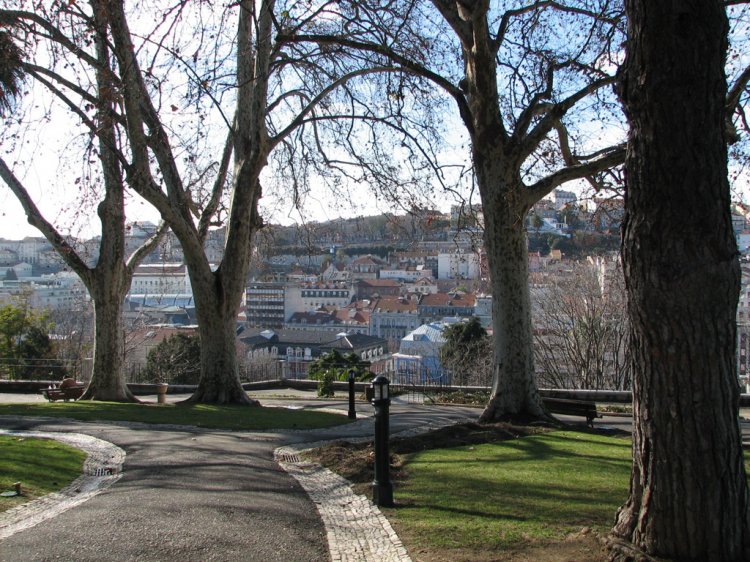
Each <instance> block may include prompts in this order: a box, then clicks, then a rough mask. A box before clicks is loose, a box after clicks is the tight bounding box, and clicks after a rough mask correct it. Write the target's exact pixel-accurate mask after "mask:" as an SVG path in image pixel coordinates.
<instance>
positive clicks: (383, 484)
mask: <svg viewBox="0 0 750 562" xmlns="http://www.w3.org/2000/svg"><path fill="white" fill-rule="evenodd" d="M388 385H389V381H388V379H387V378H385V377H384V376H383V375H378V376H377V377H375V378H374V379H373V381H372V390H373V398H372V405H373V406H375V480H374V481H373V483H372V502H373V503H374V504H375V505H379V506H384V507H393V482H391V474H390V468H391V467H390V454H389V452H388V410H389V408H390V404H391V397H390V393H389V389H388Z"/></svg>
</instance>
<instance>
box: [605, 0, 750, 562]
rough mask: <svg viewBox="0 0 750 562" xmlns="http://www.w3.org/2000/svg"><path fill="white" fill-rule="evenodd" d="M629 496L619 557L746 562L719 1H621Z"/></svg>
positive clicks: (621, 518)
mask: <svg viewBox="0 0 750 562" xmlns="http://www.w3.org/2000/svg"><path fill="white" fill-rule="evenodd" d="M626 6H627V10H628V19H629V39H628V53H627V61H626V65H625V67H624V72H623V74H622V81H621V95H622V98H623V101H624V104H625V109H626V113H627V116H628V119H629V121H630V126H631V129H630V145H629V149H628V157H627V161H626V169H627V197H626V205H625V209H626V219H625V227H624V234H623V245H622V249H623V263H624V267H625V278H626V284H627V293H628V313H629V317H630V324H631V361H632V367H633V369H632V372H633V376H634V381H633V383H634V385H633V402H634V408H633V409H634V429H633V470H632V475H631V486H630V497H629V499H628V501H627V503H626V504H625V505H624V506H623V507H622V508H620V510H619V512H618V515H617V520H616V524H615V527H614V529H613V532H612V537H613V541H612V557H611V559H612V560H634V559H636V560H637V559H648V557H653V556H658V557H665V558H669V559H676V560H695V561H698V560H713V561H730V560H747V559H749V558H750V550H748V540H747V539H748V491H747V484H746V480H745V470H744V465H743V459H742V446H741V445H742V443H741V435H740V430H739V423H738V413H739V412H738V407H739V402H738V398H739V385H738V382H737V376H736V373H735V366H734V361H733V358H734V347H735V341H736V326H735V311H736V306H737V299H738V293H739V264H738V261H737V249H736V244H735V241H734V236H733V233H732V225H731V216H730V211H729V205H730V192H729V185H728V181H727V152H726V142H725V140H726V139H725V138H724V104H725V97H726V89H727V87H726V80H725V77H724V72H723V68H724V57H725V52H726V45H727V39H726V34H727V28H728V26H727V20H726V15H725V14H724V9H723V8H722V6H721V5H720V3H719V2H699V1H688V0H683V1H682V2H652V1H648V0H629V1H628V2H626Z"/></svg>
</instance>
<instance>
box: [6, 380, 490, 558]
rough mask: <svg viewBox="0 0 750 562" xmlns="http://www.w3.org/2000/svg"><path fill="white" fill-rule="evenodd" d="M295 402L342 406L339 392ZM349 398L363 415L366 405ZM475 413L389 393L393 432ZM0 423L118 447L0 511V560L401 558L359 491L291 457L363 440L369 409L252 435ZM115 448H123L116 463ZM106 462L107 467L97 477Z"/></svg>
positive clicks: (383, 523) (382, 521) (383, 521)
mask: <svg viewBox="0 0 750 562" xmlns="http://www.w3.org/2000/svg"><path fill="white" fill-rule="evenodd" d="M5 397H6V398H7V395H5ZM28 400H29V401H34V400H36V398H35V397H34V396H29V397H28ZM13 401H16V400H13ZM267 402H268V403H269V404H270V403H271V400H267ZM277 403H278V404H285V403H286V402H285V401H284V400H281V401H278V402H277ZM293 404H296V405H301V404H304V405H305V406H307V407H320V408H335V409H338V410H342V409H343V410H346V408H347V404H346V403H345V402H344V401H341V400H339V401H335V400H334V401H328V402H319V401H311V402H309V403H308V402H304V403H300V402H293ZM357 406H358V408H359V409H360V410H361V412H362V413H364V414H367V415H369V414H371V413H372V407H371V406H370V405H368V404H364V403H358V405H357ZM477 415H478V410H475V409H472V408H466V407H447V408H443V407H441V408H435V407H425V406H417V405H406V404H398V403H394V405H393V407H392V416H391V433H392V434H398V433H415V432H421V431H426V430H429V429H431V428H433V427H440V426H443V425H446V424H451V423H456V422H457V421H461V420H464V419H467V418H476V416H477ZM0 427H6V428H11V429H14V430H16V431H26V430H33V431H42V432H47V433H51V434H54V435H55V436H56V437H63V438H65V439H68V440H69V441H70V440H71V439H72V440H73V442H74V443H75V442H77V443H78V445H80V446H82V448H84V449H85V448H86V446H88V447H89V449H91V447H93V449H96V447H97V446H101V447H104V448H106V447H108V446H109V445H106V446H105V445H103V444H104V442H105V441H109V442H112V443H115V444H116V445H117V446H116V447H114V448H112V449H110V450H109V452H108V453H101V452H98V453H97V455H98V457H97V456H96V455H95V456H94V457H91V461H90V462H89V464H88V468H87V469H86V472H87V475H85V476H87V477H88V478H93V479H94V480H96V482H93V481H92V483H91V484H90V489H89V488H87V489H86V491H85V494H84V491H83V489H82V488H81V486H80V485H74V486H71V487H70V489H68V490H66V491H64V492H63V493H61V494H60V495H59V497H56V496H48V497H46V498H44V499H42V500H40V501H37V502H32V503H31V504H27V507H25V508H23V509H18V510H12V511H13V513H10V512H8V513H9V514H6V516H5V517H4V518H2V517H0V541H2V542H0V560H2V561H6V560H8V561H10V560H47V559H51V558H55V559H63V560H102V559H104V560H139V561H145V560H326V559H329V555H330V559H332V560H334V561H335V562H338V561H373V562H374V561H393V562H404V561H407V560H409V559H410V558H409V556H408V553H407V552H406V549H405V548H404V546H403V545H402V544H401V542H400V540H399V539H398V537H397V536H396V534H395V532H394V531H393V529H392V528H391V526H390V523H389V522H388V520H387V519H386V518H385V517H384V516H383V515H382V513H381V512H380V511H379V510H378V509H377V507H375V506H373V505H372V503H371V502H370V501H369V499H368V498H365V497H363V496H358V495H355V494H354V493H353V492H352V490H351V487H350V486H349V484H348V482H346V481H345V480H344V479H342V478H340V477H339V476H338V475H336V474H334V473H332V472H330V471H328V470H326V469H323V468H322V467H320V466H318V465H314V464H310V463H304V462H299V459H298V458H297V456H296V455H297V454H298V453H299V451H300V450H303V449H305V448H310V447H312V446H316V445H317V444H320V443H322V442H326V441H330V440H333V439H342V438H344V439H350V440H357V439H369V438H371V437H372V435H373V420H372V418H370V417H365V418H364V419H361V420H359V421H357V422H355V423H352V424H348V425H345V426H339V427H335V428H328V429H323V430H313V431H274V432H255V433H245V432H232V433H228V432H221V431H203V430H197V429H195V428H192V429H190V428H164V427H158V428H157V427H156V426H154V427H152V428H142V427H140V428H137V429H136V428H133V427H128V426H127V424H122V423H111V424H103V423H102V424H91V423H82V422H73V421H70V420H51V419H45V420H41V419H38V420H34V419H30V418H1V417H0ZM71 432H74V433H71ZM86 434H88V436H87V435H86ZM91 436H93V440H92V441H87V440H88V439H91V438H92V437H91ZM76 440H77V441H76ZM91 443H94V445H91ZM97 444H98V445H97ZM279 445H282V446H281V447H279ZM117 451H121V452H122V451H124V452H126V453H127V456H126V457H124V462H122V463H120V464H119V465H118V464H117V460H118V458H119V457H118V455H119V454H120V453H117ZM123 454H124V453H123ZM274 461H275V462H274ZM277 463H278V464H277ZM120 466H122V473H120V472H121V471H120V468H119V467H120ZM273 466H277V467H278V466H281V467H282V468H283V469H284V472H280V471H279V470H278V469H276V470H274V469H273ZM97 467H98V468H99V469H100V470H97ZM104 467H107V470H109V471H111V472H113V473H114V474H112V475H106V474H104V475H102V474H101V473H102V472H107V470H103V469H104ZM113 467H114V468H113ZM88 473H91V474H88ZM97 474H99V476H97ZM284 475H286V476H284ZM119 478H121V480H120V481H119V483H118V485H117V486H114V487H109V486H111V483H113V482H114V481H115V480H117V479H119ZM77 482H78V481H77ZM303 491H304V492H303ZM100 492H102V493H100ZM96 494H99V495H98V496H96V497H94V496H95V495H96ZM84 502H85V503H84ZM72 508H75V509H72ZM68 509H70V511H68V512H67V513H66V515H65V516H63V517H57V516H59V515H60V514H61V513H62V512H63V511H65V510H68ZM52 517H57V518H56V519H54V521H53V522H47V523H45V524H44V525H42V526H39V527H37V528H35V529H31V527H32V526H33V525H37V524H38V523H40V522H42V521H45V520H47V519H50V518H52ZM133 537H136V538H137V540H133ZM103 553H104V554H103Z"/></svg>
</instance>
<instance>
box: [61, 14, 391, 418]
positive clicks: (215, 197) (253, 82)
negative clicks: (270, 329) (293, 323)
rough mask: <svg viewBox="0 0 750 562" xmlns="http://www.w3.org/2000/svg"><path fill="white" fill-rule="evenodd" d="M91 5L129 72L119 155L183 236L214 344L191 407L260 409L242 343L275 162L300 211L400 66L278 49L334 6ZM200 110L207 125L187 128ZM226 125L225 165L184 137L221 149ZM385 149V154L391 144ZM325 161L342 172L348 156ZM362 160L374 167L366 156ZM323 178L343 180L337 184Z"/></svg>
mask: <svg viewBox="0 0 750 562" xmlns="http://www.w3.org/2000/svg"><path fill="white" fill-rule="evenodd" d="M92 6H93V7H94V8H95V11H96V10H100V11H101V12H102V14H104V15H103V16H102V17H104V18H105V19H106V24H107V32H108V40H109V42H110V44H111V48H112V52H113V54H114V58H115V61H116V64H114V65H112V66H111V67H110V68H109V69H108V70H109V74H108V76H111V77H112V80H113V81H114V83H115V84H116V88H115V90H116V92H117V95H118V101H119V106H118V107H117V109H116V115H117V123H118V125H119V126H120V128H119V129H118V130H119V131H120V132H121V134H123V135H126V136H127V139H128V142H129V147H130V153H128V154H121V155H120V159H121V161H122V162H123V164H122V165H123V168H124V170H125V173H126V177H127V178H128V181H129V182H130V185H131V186H132V187H133V189H134V190H135V191H137V192H138V193H139V194H140V195H141V196H142V197H143V198H145V199H146V200H148V201H149V202H150V203H151V204H153V205H154V206H155V207H156V208H157V209H158V210H159V212H160V213H161V215H162V217H163V218H164V220H165V221H166V222H167V223H168V224H169V225H170V227H171V229H172V231H173V233H174V234H175V236H176V237H177V238H178V239H179V241H180V243H181V245H182V249H183V252H184V255H185V261H186V263H187V266H188V270H189V275H190V280H191V285H192V288H193V293H194V298H195V303H196V314H197V316H198V323H199V327H200V340H201V378H200V383H199V386H198V389H197V391H196V392H195V393H194V395H193V396H192V397H191V399H190V400H191V401H200V402H216V403H226V402H236V403H244V404H248V403H251V401H250V400H249V398H248V397H247V395H246V393H245V392H244V391H243V390H242V387H241V385H240V381H239V377H238V364H237V357H236V351H235V346H236V344H235V333H236V324H237V313H238V309H239V306H240V303H241V298H242V294H243V292H244V288H245V283H246V278H247V273H248V268H249V261H250V255H251V251H252V241H253V239H254V235H255V233H256V232H257V231H258V230H259V229H260V228H261V226H262V224H263V223H262V220H261V216H260V213H259V208H258V205H259V200H260V197H261V192H262V190H261V174H262V173H263V172H264V170H266V166H267V163H268V162H269V160H274V161H275V162H279V163H281V164H283V165H277V166H276V167H275V168H274V174H275V176H276V178H277V179H278V178H281V179H287V180H288V181H289V185H290V186H291V188H292V198H293V199H294V201H299V200H301V199H299V198H300V197H301V196H302V194H303V193H304V191H305V189H306V183H305V181H306V179H307V178H308V177H309V170H312V169H313V168H315V169H316V170H322V168H321V167H320V166H317V164H316V163H315V160H314V159H313V157H312V151H313V150H315V151H319V152H323V150H322V149H323V147H324V146H326V143H327V142H328V141H327V140H326V138H330V134H331V133H333V134H338V135H339V136H341V132H342V128H343V129H344V130H345V129H346V125H342V124H338V125H337V124H336V123H339V122H343V123H347V122H351V121H353V120H360V121H368V120H371V119H373V118H374V117H373V115H372V112H370V113H369V114H366V115H358V114H364V113H367V111H369V106H368V105H367V104H366V103H364V101H363V99H364V93H363V90H362V88H361V87H359V86H358V85H359V84H361V83H363V82H365V81H366V79H367V78H368V77H369V76H374V75H377V74H382V73H385V72H389V71H391V70H392V69H393V68H392V66H390V65H383V64H372V63H371V62H369V61H363V60H358V59H357V58H356V57H352V56H346V55H345V53H343V52H342V51H340V50H337V49H330V48H326V47H323V46H318V45H314V46H312V47H304V48H302V47H300V48H287V49H285V48H283V47H282V45H280V44H278V43H277V42H276V40H275V38H276V35H277V34H278V33H279V31H280V30H282V29H285V28H286V26H288V25H289V22H290V21H291V20H292V19H298V20H299V19H301V20H304V21H306V22H310V23H312V22H315V21H317V20H319V19H325V18H327V17H328V14H327V13H325V12H326V11H327V8H326V6H327V5H326V6H324V7H323V8H321V7H318V6H304V5H300V4H295V3H289V4H282V3H277V2H275V1H274V0H264V1H262V2H250V1H241V2H237V3H235V4H233V5H231V6H229V7H228V8H227V9H225V10H222V11H217V10H215V9H214V7H213V6H212V5H211V3H210V2H177V3H175V5H174V6H173V7H171V8H169V9H167V8H165V9H163V10H159V9H156V10H155V11H153V12H151V15H150V16H145V17H144V14H143V13H142V12H136V11H134V10H130V11H128V9H127V8H126V6H125V5H124V3H123V2H114V1H105V0H98V1H92ZM76 10H78V8H71V11H72V12H75V11H76ZM76 15H77V16H79V17H83V16H82V15H81V14H78V13H77V14H76ZM149 17H150V20H149ZM84 19H85V18H84ZM144 20H145V21H144ZM131 21H135V22H136V24H137V26H138V30H139V31H138V32H137V33H136V32H134V31H133V29H135V27H134V28H132V29H131ZM153 22H155V23H153ZM149 25H150V27H147V29H148V31H147V32H145V33H144V32H142V31H141V28H142V27H143V26H149ZM196 26H197V27H196ZM195 29H199V30H200V33H199V34H197V35H196V34H195V33H194V30H195ZM167 100H169V101H167ZM173 100H174V101H173ZM180 100H188V101H187V102H183V101H180ZM183 104H184V105H183ZM190 106H193V107H195V108H196V110H195V115H192V116H188V117H184V116H180V117H181V118H176V119H175V114H180V113H183V112H187V110H188V107H190ZM209 114H210V116H209ZM216 123H219V124H220V125H221V126H223V127H225V129H224V132H225V137H226V143H225V144H224V146H223V147H221V148H220V154H221V158H220V159H219V161H218V162H213V161H206V156H205V153H202V152H201V150H199V149H200V146H199V147H195V146H193V145H192V144H191V143H190V142H187V139H186V136H187V134H186V133H185V132H184V131H183V129H188V130H190V131H194V135H195V137H196V138H197V139H198V142H199V143H200V145H201V146H203V145H204V143H205V140H204V139H206V138H208V137H212V138H215V133H216V131H217V130H218V127H217V125H216ZM212 127H213V128H212ZM191 134H192V133H191ZM344 134H346V133H344ZM326 135H328V137H326ZM302 140H304V141H305V142H298V141H302ZM380 150H382V151H383V152H382V153H380V152H378V151H380ZM372 152H373V153H376V154H377V156H376V158H378V157H379V158H385V156H386V151H385V147H379V148H378V150H375V149H372ZM209 154H210V152H209ZM329 157H331V158H332V155H330V154H329ZM324 160H325V161H326V163H327V164H329V165H331V169H336V168H337V165H336V164H335V163H334V160H335V158H334V159H333V160H331V159H330V158H329V159H328V160H326V158H324ZM355 163H356V164H357V165H358V166H363V167H366V162H365V161H364V159H359V160H356V162H355ZM339 164H340V161H339ZM349 164H351V162H350V163H348V164H347V165H349ZM344 167H345V166H343V165H339V166H338V173H343V172H342V170H343V168H344ZM268 175H269V176H271V177H273V176H272V175H271V174H268ZM209 178H210V179H209ZM324 180H325V181H332V182H333V181H334V179H333V176H332V175H330V174H329V175H328V176H326V178H324ZM218 223H222V224H225V225H226V242H225V247H224V254H223V255H224V257H223V259H222V261H221V262H220V263H219V264H211V263H210V262H209V260H208V259H207V257H206V254H205V252H204V243H205V239H206V236H207V233H208V230H209V228H210V227H211V226H213V225H216V224H218Z"/></svg>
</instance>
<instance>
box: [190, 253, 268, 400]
mask: <svg viewBox="0 0 750 562" xmlns="http://www.w3.org/2000/svg"><path fill="white" fill-rule="evenodd" d="M186 257H187V256H186ZM195 257H196V258H197V259H198V260H199V261H198V262H197V263H196V262H195V261H194V262H193V264H192V267H189V268H188V270H189V272H190V280H191V284H192V286H193V295H194V298H195V310H196V314H197V315H198V330H199V334H200V340H201V375H200V380H199V382H198V388H197V389H196V391H195V392H194V393H193V395H192V396H191V397H190V398H189V399H188V400H187V402H202V403H211V404H247V405H259V403H258V402H257V401H255V400H251V399H250V397H249V396H248V395H247V393H246V392H245V391H244V389H243V388H242V384H241V383H240V377H239V369H238V364H237V347H236V338H237V335H236V334H237V309H238V306H239V302H240V299H241V295H238V294H237V291H236V290H235V291H226V290H224V289H223V287H222V278H221V271H216V272H211V271H210V268H209V266H208V263H207V262H205V259H203V260H202V262H201V256H195ZM240 261H241V260H240ZM245 269H246V268H245ZM226 299H231V301H227V300H226Z"/></svg>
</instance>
